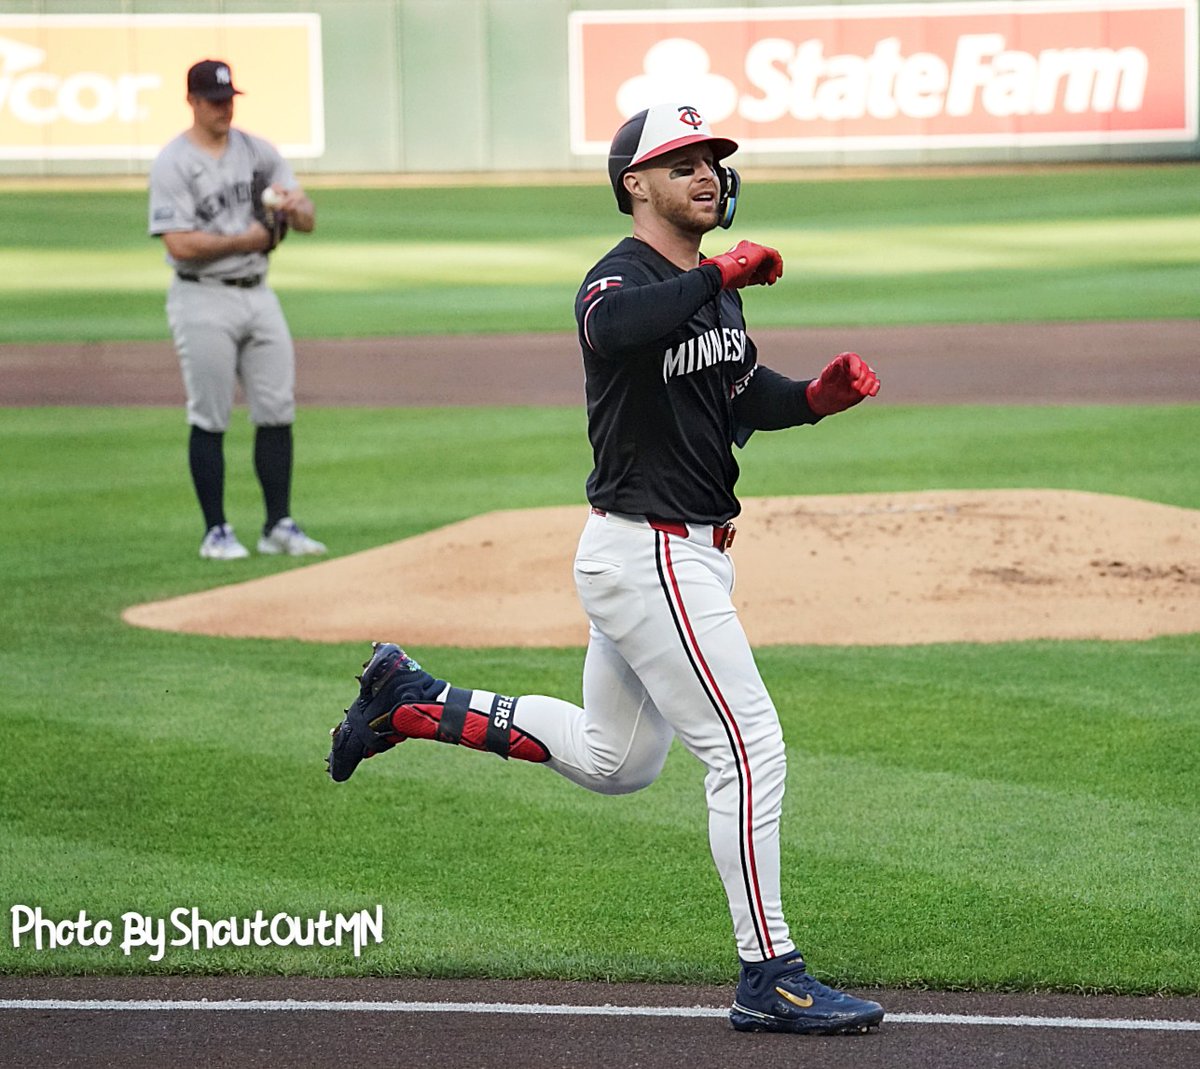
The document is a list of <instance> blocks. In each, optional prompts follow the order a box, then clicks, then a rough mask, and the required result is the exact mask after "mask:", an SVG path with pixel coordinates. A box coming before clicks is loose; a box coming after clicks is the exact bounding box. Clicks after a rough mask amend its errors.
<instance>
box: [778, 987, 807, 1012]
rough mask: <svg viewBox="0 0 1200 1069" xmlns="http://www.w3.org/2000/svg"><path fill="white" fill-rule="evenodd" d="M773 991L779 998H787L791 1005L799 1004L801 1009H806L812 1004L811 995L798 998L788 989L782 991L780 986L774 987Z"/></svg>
mask: <svg viewBox="0 0 1200 1069" xmlns="http://www.w3.org/2000/svg"><path fill="white" fill-rule="evenodd" d="M775 993H776V994H777V995H779V996H780V997H781V998H785V999H787V1000H788V1002H790V1003H792V1004H793V1005H795V1006H799V1007H800V1008H801V1009H802V1010H806V1009H808V1007H809V1006H811V1005H812V995H805V996H804V998H798V997H797V996H796V995H793V994H792V993H791V992H790V991H784V989H783V988H782V987H777V988H775Z"/></svg>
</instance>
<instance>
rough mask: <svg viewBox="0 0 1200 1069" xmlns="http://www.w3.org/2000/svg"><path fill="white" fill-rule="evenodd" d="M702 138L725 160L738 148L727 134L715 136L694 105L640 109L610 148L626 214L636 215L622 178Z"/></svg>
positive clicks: (614, 179) (613, 175)
mask: <svg viewBox="0 0 1200 1069" xmlns="http://www.w3.org/2000/svg"><path fill="white" fill-rule="evenodd" d="M700 141H708V142H710V143H711V144H712V148H713V156H714V158H715V159H716V160H718V161H720V160H723V159H724V158H725V157H726V156H729V155H732V154H733V153H734V152H736V151H737V147H738V146H737V142H736V141H730V140H729V138H727V137H714V136H713V132H712V130H710V129H709V126H708V122H707V121H706V120H705V118H704V116H703V115H701V114H700V112H699V111H698V110H697V109H696V108H694V107H692V106H691V105H690V104H655V105H654V107H652V108H647V109H646V110H645V111H639V112H638V113H637V114H636V115H635V116H633V118H631V119H629V120H628V121H627V122H626V123H625V124H624V125H623V126H622V127H621V129H619V130H618V131H617V133H616V136H615V137H614V138H613V139H612V146H611V147H610V148H609V150H608V177H609V180H610V181H611V182H612V187H613V193H615V194H616V197H617V207H618V208H620V209H621V211H623V212H624V213H625V214H626V215H632V214H633V203H632V202H631V201H630V199H629V191H628V190H626V188H625V183H624V182H623V181H622V179H623V178H624V177H625V175H626V173H627V172H629V171H632V170H633V169H634V168H635V167H637V166H639V165H640V164H643V163H646V162H647V161H648V160H652V159H654V158H655V157H657V156H662V155H664V154H665V153H667V152H674V151H675V149H678V148H683V147H684V146H685V145H694V144H696V143H697V142H700Z"/></svg>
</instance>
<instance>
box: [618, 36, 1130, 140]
mask: <svg viewBox="0 0 1200 1069" xmlns="http://www.w3.org/2000/svg"><path fill="white" fill-rule="evenodd" d="M643 67H644V69H643V73H642V74H639V75H636V76H635V77H633V78H630V79H629V80H628V81H627V82H625V83H624V84H623V85H622V86H621V87H620V89H619V90H618V91H617V107H618V108H620V110H621V112H622V113H623V114H624V115H626V116H629V115H632V114H634V113H635V112H637V111H640V110H641V109H642V108H644V107H646V106H647V105H646V103H645V101H650V102H652V103H658V102H660V101H667V100H672V99H674V98H675V97H676V96H679V95H683V96H687V97H689V98H690V99H693V100H696V101H697V102H698V103H699V104H700V106H701V108H702V109H703V111H704V113H705V114H706V115H708V116H709V119H710V121H711V122H714V123H716V122H721V121H722V120H724V119H728V118H729V117H730V116H731V115H733V114H734V113H735V112H736V113H737V114H740V115H741V116H743V117H744V118H746V119H749V120H750V121H751V122H755V123H769V122H774V121H775V120H777V119H780V118H782V117H783V116H785V115H790V116H792V117H793V118H796V119H801V120H804V121H810V122H811V121H815V120H824V121H826V122H841V121H843V120H845V119H860V118H863V117H864V116H870V117H872V118H876V119H892V118H895V117H897V116H900V115H904V116H908V117H910V118H918V119H930V118H934V117H935V116H938V115H952V116H965V115H970V114H971V113H972V112H974V111H975V110H977V109H978V110H979V111H981V112H982V113H984V114H987V115H993V116H1002V117H1008V116H1012V115H1050V114H1052V113H1053V112H1054V111H1055V110H1056V109H1058V108H1062V109H1063V110H1064V111H1066V112H1068V113H1071V114H1083V113H1084V112H1088V111H1091V112H1094V113H1096V114H1104V113H1107V112H1112V111H1116V110H1120V111H1126V112H1131V111H1137V110H1138V109H1139V108H1141V107H1142V104H1143V102H1144V101H1145V96H1146V78H1147V75H1148V73H1149V69H1150V60H1149V57H1148V56H1147V55H1146V53H1145V52H1143V51H1142V50H1141V49H1139V48H1133V47H1129V48H1122V49H1119V50H1113V49H1109V48H1073V49H1053V50H1047V51H1045V52H1042V53H1040V54H1033V53H1030V52H1026V51H1022V50H1020V49H1015V48H1010V47H1008V41H1007V40H1006V38H1005V36H1004V35H1003V34H1000V33H987V34H964V35H962V36H961V37H959V38H958V40H957V41H956V42H955V45H954V48H953V52H952V56H951V58H950V59H949V60H946V59H943V58H942V57H941V56H938V55H934V54H932V53H929V52H915V53H912V54H909V55H906V54H905V53H904V50H903V47H902V45H901V42H900V40H899V39H898V38H895V37H888V38H884V39H882V40H879V41H876V42H875V44H874V47H873V48H872V49H871V52H870V54H869V55H865V56H858V55H851V54H845V53H843V54H839V55H832V56H827V55H826V54H825V42H824V41H821V40H819V39H818V40H806V41H801V42H795V41H790V40H784V39H780V38H766V39H763V40H759V41H756V42H755V43H754V44H753V45H751V46H750V47H749V49H747V51H746V57H745V65H744V69H745V76H746V80H747V82H748V83H749V85H750V86H751V88H752V91H751V92H749V93H739V92H738V89H737V87H736V85H735V84H734V82H733V81H732V80H730V79H729V78H726V77H723V76H722V75H720V74H716V73H714V72H713V71H712V70H711V67H712V59H711V57H710V56H709V54H708V51H707V50H706V49H705V48H704V47H703V46H702V45H700V44H699V43H698V42H696V41H692V40H688V39H687V38H679V37H672V38H669V39H667V40H665V41H660V42H658V43H657V44H655V45H653V46H652V47H651V48H650V49H649V50H648V51H647V52H646V55H645V59H644V61H643ZM681 86H682V87H684V88H683V90H682V93H681V90H680V87H681Z"/></svg>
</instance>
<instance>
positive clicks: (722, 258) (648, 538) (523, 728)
mask: <svg viewBox="0 0 1200 1069" xmlns="http://www.w3.org/2000/svg"><path fill="white" fill-rule="evenodd" d="M736 147H737V146H736V145H735V143H734V142H732V141H730V140H728V139H726V138H720V137H714V136H713V135H712V133H711V132H710V130H709V127H708V125H707V123H706V122H705V120H704V119H703V118H702V116H701V115H700V114H699V112H698V111H697V110H696V109H695V108H693V107H689V106H686V105H675V104H664V105H658V106H655V107H652V108H650V109H648V110H647V111H643V112H640V113H639V114H637V115H635V116H634V117H633V118H632V119H630V120H629V121H628V122H627V123H625V124H624V125H623V126H622V127H621V128H620V130H618V131H617V134H616V136H615V138H614V139H613V142H612V146H611V152H610V155H609V162H608V166H609V175H610V178H611V181H612V187H613V192H614V193H615V194H616V199H617V206H618V207H619V209H620V210H621V211H622V212H624V213H626V214H630V215H632V216H633V234H632V236H631V237H628V238H625V239H624V240H623V241H621V242H620V244H618V245H617V246H616V247H615V248H613V249H612V250H611V251H610V252H608V253H607V254H606V255H605V256H604V257H603V258H602V259H601V260H600V262H599V263H598V264H597V265H596V266H595V267H594V268H593V269H592V270H591V271H590V272H589V273H588V275H587V277H586V279H585V280H584V283H583V285H582V287H581V288H580V290H579V293H578V296H577V298H576V302H575V316H576V320H577V322H578V328H579V342H580V346H581V349H582V352H583V363H584V368H585V371H586V377H587V385H586V392H587V408H588V424H589V435H590V438H591V442H592V449H593V453H594V458H595V467H594V470H593V471H592V473H591V476H590V477H589V479H588V483H587V494H588V499H589V501H590V502H591V510H590V513H589V515H588V517H587V521H586V524H585V526H584V529H583V533H582V536H581V538H580V541H579V548H578V552H577V555H576V558H575V584H576V588H577V590H578V593H579V597H580V599H581V601H582V603H583V607H584V609H585V610H586V612H587V615H588V617H589V619H590V621H591V627H590V637H589V642H588V649H587V655H586V659H585V661H584V667H583V699H584V704H583V708H578V707H577V706H574V705H572V704H569V703H567V702H565V701H561V700H559V699H557V698H552V697H546V696H542V695H523V696H521V697H516V698H514V697H508V696H505V695H499V694H494V693H492V692H490V691H487V690H468V689H464V688H460V687H455V686H451V685H449V684H448V683H446V682H445V681H443V680H440V679H435V678H434V677H433V676H432V675H430V674H429V673H428V672H426V671H425V670H424V669H422V668H421V666H420V665H419V664H418V663H417V662H416V661H415V660H414V659H413V658H412V657H410V656H408V655H407V654H405V653H404V651H403V650H401V649H400V648H399V647H398V646H395V645H392V644H390V643H388V644H377V645H376V647H375V649H374V653H373V655H372V657H371V658H370V660H369V661H368V662H367V663H366V665H365V666H364V668H365V671H364V672H363V674H362V676H361V677H360V682H361V686H360V688H359V694H358V696H357V698H356V699H355V701H354V703H353V704H352V705H351V706H350V708H349V709H348V710H347V711H346V715H345V719H344V720H343V721H342V722H341V723H340V724H338V725H337V726H336V727H335V728H334V729H333V732H332V735H333V746H332V750H331V752H330V755H329V758H328V764H329V772H330V775H331V776H332V777H333V779H334V780H337V781H342V780H345V779H348V778H349V777H350V775H351V774H352V773H353V772H354V770H355V769H356V767H357V766H358V764H359V763H360V762H361V760H362V759H363V758H365V757H370V756H371V755H373V754H376V753H381V752H383V751H385V750H388V749H390V748H392V747H393V746H395V745H396V744H397V743H399V742H402V741H404V740H405V739H436V740H438V741H440V742H447V743H451V744H459V745H463V746H468V747H471V748H473V749H477V750H490V751H491V752H493V753H496V754H499V755H500V756H501V757H503V758H516V759H518V760H524V761H532V762H538V763H541V764H545V765H547V766H548V767H549V768H551V769H553V770H554V771H555V772H557V773H559V774H560V775H563V776H565V777H566V778H567V779H570V780H572V781H573V782H575V783H578V784H579V785H581V786H583V787H586V788H588V789H589V790H593V791H597V792H599V793H601V794H621V793H625V792H629V791H636V790H639V789H641V788H643V787H645V786H647V785H648V784H649V783H651V782H652V781H653V780H654V779H655V777H656V776H657V775H658V773H659V771H660V770H661V769H662V767H663V762H664V761H665V760H666V756H667V749H668V747H669V745H670V743H671V740H672V738H674V737H675V736H678V737H679V739H680V740H681V742H682V743H683V745H684V746H686V747H687V749H688V750H689V751H690V752H691V753H692V754H694V755H695V756H696V757H697V758H698V759H699V760H700V761H701V762H702V763H703V764H704V766H705V768H706V769H707V776H706V778H705V793H706V797H707V801H708V816H709V820H708V826H709V838H710V843H711V848H712V855H713V859H714V860H715V862H716V866H717V870H718V872H719V873H720V877H721V880H722V882H723V884H724V887H725V893H726V896H727V898H728V901H729V909H730V913H731V914H732V917H733V928H734V934H735V937H736V940H737V949H738V954H739V957H740V959H741V975H740V977H739V979H738V984H737V990H736V994H735V998H734V1003H733V1008H732V1010H731V1011H730V1021H731V1022H732V1025H733V1027H734V1028H736V1029H739V1030H741V1031H766V1032H806V1033H823V1034H831V1033H843V1032H865V1031H867V1030H869V1029H870V1028H871V1027H873V1026H875V1025H878V1024H879V1023H880V1021H882V1020H883V1015H884V1011H883V1008H882V1007H881V1006H880V1005H879V1004H878V1003H875V1002H869V1001H865V1000H863V999H858V998H854V997H853V996H851V995H848V994H845V993H844V992H841V991H837V990H834V989H833V988H831V987H828V986H826V985H825V984H822V983H821V982H820V981H818V980H816V979H815V978H814V977H812V976H811V975H810V974H809V972H808V969H807V966H806V964H805V961H804V958H803V956H802V955H801V954H800V953H799V952H798V951H797V949H796V945H795V943H794V942H793V941H792V937H791V934H790V933H789V930H788V925H787V922H786V920H785V919H784V913H783V906H782V903H781V898H780V871H779V868H780V858H779V821H780V811H781V808H782V802H783V791H784V777H785V762H786V758H785V752H784V743H783V735H782V732H781V730H780V725H779V719H778V717H777V715H776V711H775V706H774V705H773V703H772V701H771V697H770V695H769V694H768V693H767V689H766V687H765V686H764V684H763V681H762V679H761V677H760V676H759V673H758V669H757V667H756V665H755V661H754V655H753V653H752V652H751V649H750V645H749V643H748V642H747V639H746V635H745V633H744V632H743V630H742V626H741V623H740V622H739V620H738V617H737V612H736V610H735V609H734V607H733V604H732V603H731V601H730V592H731V590H732V587H733V563H732V561H731V560H730V558H729V555H728V550H729V547H730V545H731V544H732V541H733V535H734V527H733V524H732V522H731V520H732V518H733V517H734V516H736V515H737V513H738V511H739V505H738V501H737V498H736V497H735V496H734V483H735V481H736V479H737V475H738V466H737V462H736V461H735V460H734V456H733V448H732V447H733V446H734V445H738V446H741V445H743V444H745V442H746V441H747V439H748V438H749V437H750V435H751V434H752V433H753V432H754V431H755V430H774V429H777V428H784V427H790V426H795V425H798V424H811V423H816V422H818V421H819V420H820V419H821V418H823V417H824V416H828V415H831V414H832V413H835V412H839V411H841V410H843V409H846V408H849V407H850V406H851V405H855V404H858V403H859V402H860V401H862V400H863V399H864V398H866V397H869V396H872V395H874V394H875V393H877V392H878V389H879V380H878V378H877V377H876V375H875V372H874V371H873V370H872V369H871V368H870V367H869V366H867V364H866V363H865V362H864V361H863V360H862V359H861V358H860V357H858V356H857V355H856V354H854V353H843V354H841V355H840V356H838V357H837V358H835V359H834V360H833V361H832V362H831V363H830V364H829V365H828V366H827V367H826V368H825V369H824V370H823V371H822V372H821V373H820V375H818V376H817V377H816V378H815V379H813V380H811V381H793V380H790V379H788V378H785V377H784V376H783V375H780V374H778V373H777V372H774V371H772V370H771V369H769V368H767V367H764V366H763V365H761V364H760V363H759V362H758V359H757V351H756V348H755V345H754V342H753V341H751V339H750V337H749V335H748V334H747V333H746V323H745V320H744V318H743V316H742V300H741V295H740V292H739V291H740V290H741V289H742V288H744V287H746V286H760V285H766V286H769V285H772V284H773V283H774V282H775V281H776V280H777V279H778V278H779V277H780V275H781V274H782V273H783V262H782V260H781V258H780V256H779V253H778V252H776V251H775V250H774V249H771V248H768V247H766V246H764V245H758V244H755V243H753V242H749V241H742V242H739V243H738V245H737V246H736V247H735V248H733V249H731V250H730V251H729V252H726V253H722V254H721V255H718V256H713V257H709V258H704V257H702V255H701V253H700V242H701V238H702V237H703V236H704V235H705V234H706V233H708V232H709V231H710V230H712V229H714V228H715V227H718V226H728V225H729V223H730V222H731V221H732V217H733V212H734V210H735V208H736V201H737V195H738V189H739V180H738V176H737V174H736V172H735V171H733V170H732V169H731V168H729V167H726V166H725V165H724V163H723V162H722V161H723V160H724V159H725V158H726V157H727V156H729V155H730V154H731V153H732V152H733V151H734V150H735V149H736Z"/></svg>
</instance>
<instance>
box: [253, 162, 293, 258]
mask: <svg viewBox="0 0 1200 1069" xmlns="http://www.w3.org/2000/svg"><path fill="white" fill-rule="evenodd" d="M264 194H266V198H267V200H266V202H265V203H264V201H263V195H264ZM274 196H277V194H275V192H274V190H272V189H271V183H270V182H268V181H267V176H266V175H265V174H263V173H262V172H261V171H255V172H254V181H253V182H251V183H250V207H251V210H252V211H253V212H254V218H255V219H257V220H258V221H259V222H260V223H262V225H263V226H264V227H266V229H267V233H268V234H270V235H271V244H270V245H268V246H267V247H266V249H264V250H263V251H264V252H270V251H271V250H272V249H274V248H275V247H276V246H278V244H279V243H280V242H281V241H282V240H283V239H284V238H286V237H287V232H288V220H287V212H285V211H283V210H282V209H279V208H273V207H271V204H270V202H271V200H272V199H273V197H274Z"/></svg>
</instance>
